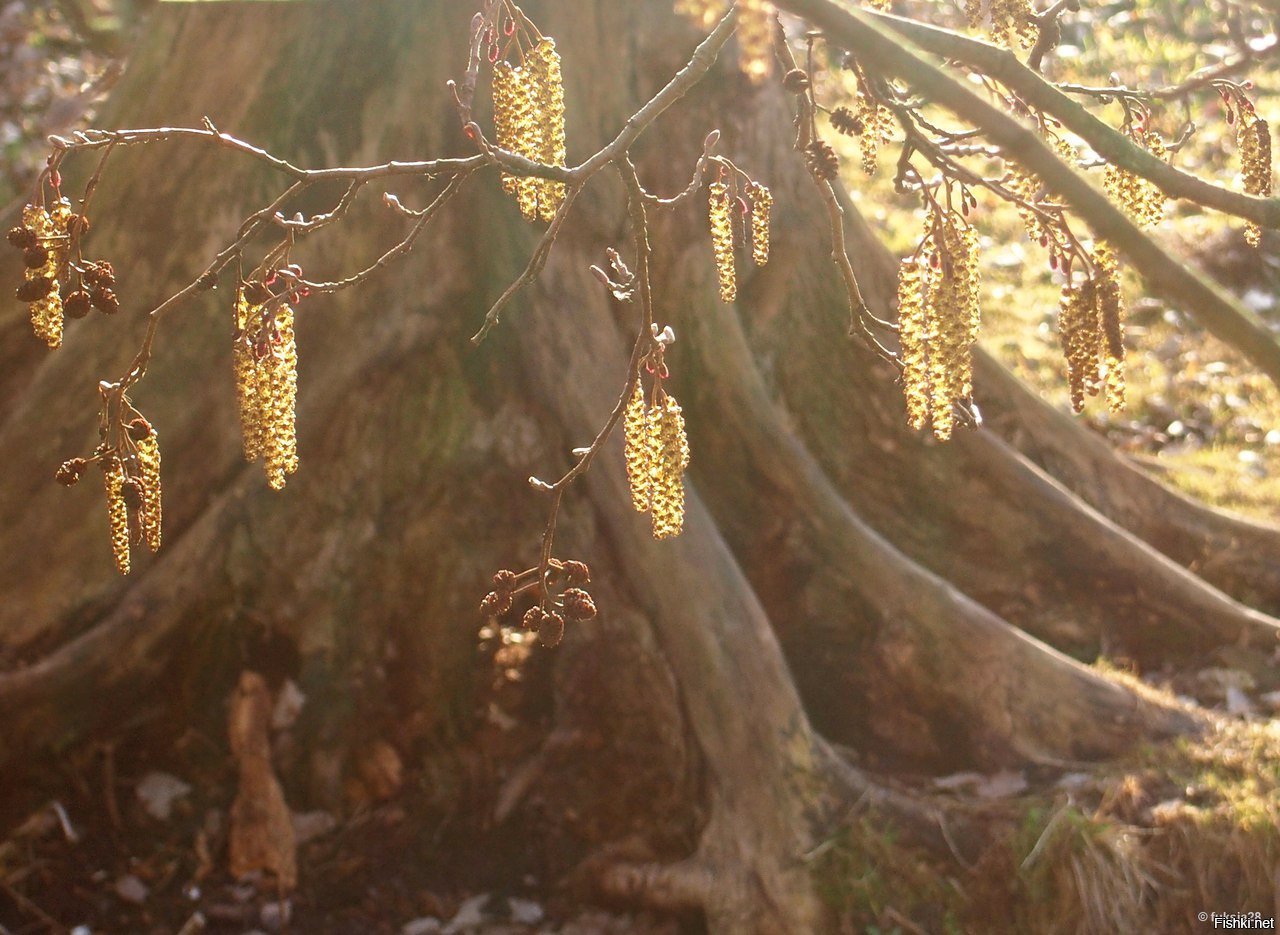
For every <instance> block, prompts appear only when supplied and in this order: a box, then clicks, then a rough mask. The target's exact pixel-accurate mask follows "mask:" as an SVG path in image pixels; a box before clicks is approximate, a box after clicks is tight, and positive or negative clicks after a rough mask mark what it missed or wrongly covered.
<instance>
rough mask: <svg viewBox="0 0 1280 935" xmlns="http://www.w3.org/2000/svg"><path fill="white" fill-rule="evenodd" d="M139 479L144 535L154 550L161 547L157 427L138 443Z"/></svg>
mask: <svg viewBox="0 0 1280 935" xmlns="http://www.w3.org/2000/svg"><path fill="white" fill-rule="evenodd" d="M136 447H137V451H138V469H139V479H140V480H141V481H142V512H141V515H140V517H139V518H140V520H141V523H142V536H143V538H144V539H145V540H146V543H147V548H149V549H150V550H151V551H152V552H156V551H158V550H159V549H160V520H161V509H160V499H161V488H160V438H159V436H158V435H156V432H155V429H152V430H151V432H150V434H148V435H147V436H146V437H145V438H141V439H139V440H138V441H137V443H136Z"/></svg>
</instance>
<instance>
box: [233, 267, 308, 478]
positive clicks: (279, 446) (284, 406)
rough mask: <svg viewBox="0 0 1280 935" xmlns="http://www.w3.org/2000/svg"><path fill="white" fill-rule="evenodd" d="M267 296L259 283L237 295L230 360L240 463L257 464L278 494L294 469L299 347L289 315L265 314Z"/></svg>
mask: <svg viewBox="0 0 1280 935" xmlns="http://www.w3.org/2000/svg"><path fill="white" fill-rule="evenodd" d="M251 295H252V296H253V297H254V298H256V299H259V300H261V301H260V304H255V303H254V302H253V301H251V299H250V296H251ZM268 296H269V293H268V292H267V290H266V288H265V287H264V286H262V285H261V284H258V283H249V284H248V285H245V286H242V287H241V288H240V290H239V291H238V292H237V294H236V308H235V344H234V348H233V352H232V358H233V362H234V365H235V376H236V397H237V400H238V401H239V404H240V405H239V408H240V430H241V433H242V435H243V442H244V456H245V460H247V461H256V460H257V459H259V458H261V459H262V464H263V469H264V470H265V471H266V475H267V483H268V484H270V485H271V487H272V489H273V490H280V489H281V488H283V487H284V485H285V476H286V475H288V474H292V473H293V472H294V471H296V470H297V469H298V434H297V427H296V418H297V416H296V406H297V398H298V345H297V342H296V340H295V338H294V333H293V309H292V308H291V307H290V306H289V305H286V304H279V305H276V306H275V308H274V310H272V309H270V307H269V304H268V303H269V302H270V301H271V300H270V299H269V298H268Z"/></svg>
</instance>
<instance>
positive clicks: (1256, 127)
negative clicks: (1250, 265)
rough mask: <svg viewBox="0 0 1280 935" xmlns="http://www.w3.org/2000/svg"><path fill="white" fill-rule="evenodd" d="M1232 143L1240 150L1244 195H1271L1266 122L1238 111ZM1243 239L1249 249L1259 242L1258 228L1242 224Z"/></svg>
mask: <svg viewBox="0 0 1280 935" xmlns="http://www.w3.org/2000/svg"><path fill="white" fill-rule="evenodd" d="M1236 142H1237V144H1238V145H1239V147H1240V170H1241V173H1242V174H1243V175H1244V190H1245V194H1248V195H1261V196H1263V197H1266V196H1269V195H1270V194H1271V128H1270V126H1268V124H1267V121H1265V120H1263V119H1262V118H1261V117H1259V116H1258V114H1257V112H1256V111H1254V110H1252V109H1250V110H1247V111H1246V110H1244V109H1243V108H1242V109H1241V114H1240V119H1239V121H1237V123H1236ZM1244 238H1245V240H1246V241H1248V243H1249V245H1250V246H1251V247H1256V246H1258V245H1259V244H1260V243H1261V242H1262V228H1261V227H1259V226H1258V225H1257V224H1254V223H1252V222H1250V223H1248V224H1246V225H1245V228H1244Z"/></svg>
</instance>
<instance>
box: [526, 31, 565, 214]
mask: <svg viewBox="0 0 1280 935" xmlns="http://www.w3.org/2000/svg"><path fill="white" fill-rule="evenodd" d="M527 67H530V68H531V69H532V75H533V86H534V94H535V95H536V104H535V110H536V113H537V118H538V155H537V157H536V158H537V159H538V160H539V161H540V162H544V163H546V164H547V165H551V166H563V165H564V164H565V155H566V153H565V134H564V79H563V77H562V75H561V72H560V53H559V52H557V51H556V43H555V40H554V39H551V38H549V37H548V38H544V39H542V40H541V41H540V42H539V43H538V44H537V45H536V46H534V48H533V51H532V52H531V53H530V55H529V62H528V65H527ZM534 181H535V182H536V186H535V188H536V192H537V200H538V217H539V218H540V219H541V220H543V221H548V222H549V221H550V220H551V219H552V218H553V217H555V214H556V211H558V210H559V208H560V205H561V204H562V203H563V202H564V183H563V182H556V181H552V180H550V179H536V180H534Z"/></svg>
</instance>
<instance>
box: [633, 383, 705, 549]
mask: <svg viewBox="0 0 1280 935" xmlns="http://www.w3.org/2000/svg"><path fill="white" fill-rule="evenodd" d="M660 395H661V397H662V398H661V401H660V402H658V403H657V404H655V405H654V406H651V407H646V406H645V399H644V391H643V389H642V388H641V386H640V383H639V382H638V381H637V383H636V389H635V392H634V393H633V394H632V396H631V400H630V401H629V403H628V405H627V410H626V414H625V417H624V421H623V435H624V438H625V451H626V461H627V482H628V485H629V486H630V488H631V504H632V506H634V507H635V508H636V510H637V511H638V512H641V513H648V514H649V519H650V522H651V523H652V528H653V536H654V538H655V539H666V538H669V537H671V536H678V535H679V534H680V531H681V530H682V529H683V528H684V471H685V469H686V468H687V467H688V466H689V439H688V437H687V436H686V434H685V429H684V415H683V414H682V413H681V411H680V406H679V404H678V403H677V402H676V400H675V397H673V396H671V395H669V394H667V393H665V392H661V393H660Z"/></svg>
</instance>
